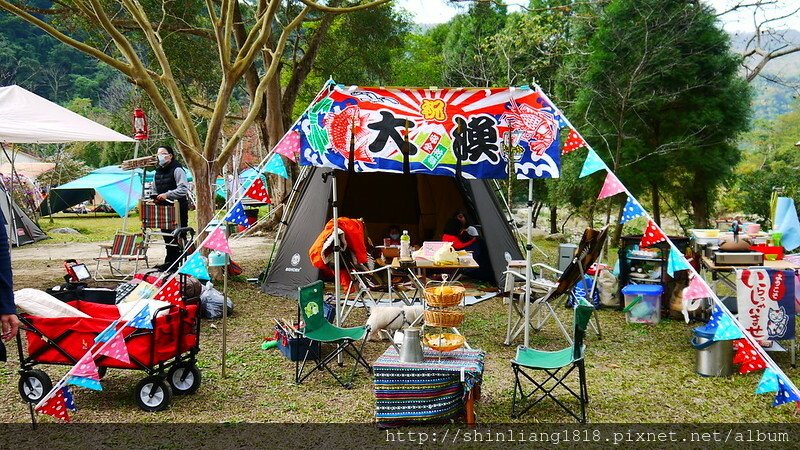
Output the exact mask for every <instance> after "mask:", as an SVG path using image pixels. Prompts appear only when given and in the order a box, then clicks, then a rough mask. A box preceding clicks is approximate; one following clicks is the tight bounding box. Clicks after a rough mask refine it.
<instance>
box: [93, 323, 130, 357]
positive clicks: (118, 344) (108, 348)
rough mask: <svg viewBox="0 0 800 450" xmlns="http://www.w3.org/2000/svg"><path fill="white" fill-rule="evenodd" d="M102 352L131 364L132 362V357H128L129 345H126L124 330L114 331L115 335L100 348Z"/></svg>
mask: <svg viewBox="0 0 800 450" xmlns="http://www.w3.org/2000/svg"><path fill="white" fill-rule="evenodd" d="M100 354H101V355H104V356H108V357H109V358H114V359H116V360H117V361H122V362H124V363H126V364H130V362H131V359H130V358H129V357H128V346H126V345H125V338H124V337H122V331H120V332H118V333H114V337H112V338H111V340H109V341H108V342H106V343H105V344H103V346H102V347H101V348H100Z"/></svg>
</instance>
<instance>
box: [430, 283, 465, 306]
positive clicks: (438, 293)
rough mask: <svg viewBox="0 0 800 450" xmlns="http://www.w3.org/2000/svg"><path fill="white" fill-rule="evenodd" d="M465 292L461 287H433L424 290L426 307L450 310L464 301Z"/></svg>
mask: <svg viewBox="0 0 800 450" xmlns="http://www.w3.org/2000/svg"><path fill="white" fill-rule="evenodd" d="M466 291H467V290H466V289H464V288H463V287H462V286H435V287H426V288H425V299H426V300H427V302H428V306H433V307H434V308H450V307H452V306H457V305H458V304H459V303H461V300H463V299H464V293H465V292H466Z"/></svg>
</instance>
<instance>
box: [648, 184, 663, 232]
mask: <svg viewBox="0 0 800 450" xmlns="http://www.w3.org/2000/svg"><path fill="white" fill-rule="evenodd" d="M650 191H651V192H652V194H653V221H654V222H655V223H656V225H658V226H661V201H660V200H661V198H660V196H659V195H658V185H657V184H656V183H655V182H653V183H651V184H650Z"/></svg>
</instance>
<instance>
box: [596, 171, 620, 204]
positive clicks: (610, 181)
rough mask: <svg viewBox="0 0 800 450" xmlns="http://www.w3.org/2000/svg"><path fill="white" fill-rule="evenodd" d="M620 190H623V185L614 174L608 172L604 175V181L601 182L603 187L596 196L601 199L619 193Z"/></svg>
mask: <svg viewBox="0 0 800 450" xmlns="http://www.w3.org/2000/svg"><path fill="white" fill-rule="evenodd" d="M620 192H625V187H624V186H623V185H622V183H620V182H619V179H618V178H617V176H616V175H614V174H613V173H611V172H608V175H606V182H605V183H603V189H600V195H598V196H597V199H598V200H602V199H604V198H608V197H611V196H612V195H616V194H619V193H620Z"/></svg>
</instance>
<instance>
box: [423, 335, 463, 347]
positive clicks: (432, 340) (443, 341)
mask: <svg viewBox="0 0 800 450" xmlns="http://www.w3.org/2000/svg"><path fill="white" fill-rule="evenodd" d="M464 342H465V340H464V336H462V335H460V334H455V333H442V334H426V335H425V336H423V338H422V343H423V344H425V345H426V346H428V347H430V348H432V349H434V350H436V351H437V352H452V351H453V350H457V349H459V348H461V346H462V345H464Z"/></svg>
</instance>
